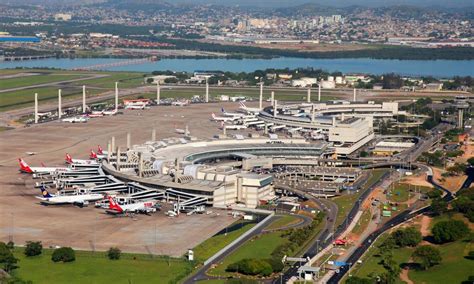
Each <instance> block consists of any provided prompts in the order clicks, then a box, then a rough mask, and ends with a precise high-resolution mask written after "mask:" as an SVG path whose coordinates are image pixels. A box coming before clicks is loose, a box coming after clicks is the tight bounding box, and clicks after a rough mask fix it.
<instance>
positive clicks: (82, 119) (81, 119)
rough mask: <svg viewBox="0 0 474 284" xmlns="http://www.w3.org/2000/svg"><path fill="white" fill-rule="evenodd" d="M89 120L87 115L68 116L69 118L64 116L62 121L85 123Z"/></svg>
mask: <svg viewBox="0 0 474 284" xmlns="http://www.w3.org/2000/svg"><path fill="white" fill-rule="evenodd" d="M88 120H89V118H88V117H84V116H77V117H69V118H64V119H63V120H62V122H70V123H85V122H87V121H88Z"/></svg>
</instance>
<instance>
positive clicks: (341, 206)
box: [332, 169, 387, 227]
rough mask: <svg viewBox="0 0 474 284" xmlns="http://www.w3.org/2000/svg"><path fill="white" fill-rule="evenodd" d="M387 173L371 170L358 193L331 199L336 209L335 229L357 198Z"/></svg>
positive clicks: (383, 170) (384, 170) (381, 170)
mask: <svg viewBox="0 0 474 284" xmlns="http://www.w3.org/2000/svg"><path fill="white" fill-rule="evenodd" d="M386 172H387V170H386V169H380V170H373V171H372V175H371V176H370V178H369V179H368V180H367V182H366V183H365V184H364V185H363V186H362V188H361V189H360V190H359V192H354V193H350V194H344V195H341V196H338V197H335V198H333V199H332V201H333V202H334V203H336V205H337V207H338V211H337V217H336V227H337V226H339V225H340V224H341V223H342V221H344V218H345V217H346V216H347V214H349V211H350V210H351V208H352V207H353V206H354V203H355V202H356V201H357V199H359V196H361V195H362V193H363V192H364V191H365V190H366V189H367V188H369V187H371V186H372V185H374V184H375V183H376V182H377V181H379V180H380V178H381V177H382V176H383V175H384V174H385V173H386Z"/></svg>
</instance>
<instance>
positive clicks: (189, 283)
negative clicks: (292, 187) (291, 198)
mask: <svg viewBox="0 0 474 284" xmlns="http://www.w3.org/2000/svg"><path fill="white" fill-rule="evenodd" d="M278 218H279V216H273V217H271V218H270V219H268V220H267V221H266V224H270V223H271V222H273V221H275V220H277V219H278ZM265 227H266V226H265V225H262V226H260V227H259V228H257V229H256V230H254V231H253V232H252V233H251V234H249V235H247V236H246V237H245V238H243V239H241V240H240V241H239V242H237V243H235V244H234V245H233V246H232V247H230V248H229V249H228V250H227V251H226V252H225V253H224V254H222V255H220V256H219V257H217V258H216V259H214V261H212V262H210V263H208V264H207V265H203V266H201V267H200V268H199V269H198V270H197V271H196V272H195V273H194V274H192V275H191V276H190V277H188V278H187V279H186V280H185V281H184V282H183V283H184V284H193V283H196V282H197V281H201V280H207V279H218V278H217V277H210V276H207V275H206V271H207V270H209V269H210V268H211V267H212V266H213V265H215V264H216V263H219V262H221V261H222V260H224V258H226V257H227V256H228V255H230V254H231V253H232V252H234V251H235V250H237V249H238V248H239V247H240V246H242V245H243V244H244V243H245V242H246V241H248V240H250V239H252V238H253V237H255V236H257V235H259V234H261V233H262V232H263V231H264V230H265Z"/></svg>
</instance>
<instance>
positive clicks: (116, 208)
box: [105, 196, 156, 215]
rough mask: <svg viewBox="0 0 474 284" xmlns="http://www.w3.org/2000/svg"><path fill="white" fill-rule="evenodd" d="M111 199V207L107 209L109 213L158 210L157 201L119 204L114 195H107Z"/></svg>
mask: <svg viewBox="0 0 474 284" xmlns="http://www.w3.org/2000/svg"><path fill="white" fill-rule="evenodd" d="M107 198H108V199H109V209H108V210H106V211H105V212H107V213H108V214H113V215H117V214H126V213H152V212H156V208H155V207H154V206H155V204H156V201H144V202H137V203H131V204H124V205H119V204H118V203H117V202H115V200H114V199H113V198H112V196H107Z"/></svg>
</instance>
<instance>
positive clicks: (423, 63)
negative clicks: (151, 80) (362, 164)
mask: <svg viewBox="0 0 474 284" xmlns="http://www.w3.org/2000/svg"><path fill="white" fill-rule="evenodd" d="M122 61H127V59H113V58H80V59H67V58H61V59H40V60H28V61H14V62H7V61H0V69H4V68H16V67H49V68H60V69H74V68H79V67H87V66H95V65H104V66H102V67H99V68H98V70H107V71H137V72H152V71H163V70H172V71H187V72H193V71H196V70H221V71H230V72H250V71H254V70H259V69H266V68H290V69H294V68H299V67H301V68H304V67H313V68H316V69H323V70H327V71H330V72H334V71H340V72H343V73H366V74H384V73H391V72H393V73H397V74H400V75H410V76H434V77H438V78H448V77H453V76H474V60H387V59H369V58H357V59H356V58H341V59H311V58H293V57H279V58H273V59H242V60H239V59H222V58H220V59H162V60H160V61H155V62H151V61H147V62H145V63H140V64H130V65H122V66H108V65H107V64H110V63H117V62H122Z"/></svg>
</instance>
